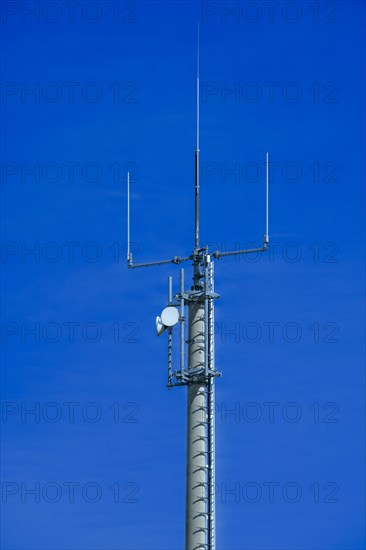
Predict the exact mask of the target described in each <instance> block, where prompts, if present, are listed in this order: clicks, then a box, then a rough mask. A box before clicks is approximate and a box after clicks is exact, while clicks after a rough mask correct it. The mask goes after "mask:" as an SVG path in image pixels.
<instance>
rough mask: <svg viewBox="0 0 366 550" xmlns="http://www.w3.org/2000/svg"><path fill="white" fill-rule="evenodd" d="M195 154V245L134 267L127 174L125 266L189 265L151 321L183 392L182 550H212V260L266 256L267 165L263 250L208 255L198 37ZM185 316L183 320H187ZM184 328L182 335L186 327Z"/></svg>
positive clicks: (214, 372) (214, 374)
mask: <svg viewBox="0 0 366 550" xmlns="http://www.w3.org/2000/svg"><path fill="white" fill-rule="evenodd" d="M197 39H198V40H197V42H198V44H197V78H196V83H197V89H196V110H197V111H196V114H197V120H196V149H195V240H194V249H193V251H192V253H191V254H190V255H188V256H183V257H181V256H174V257H173V258H171V259H167V260H156V261H152V262H148V263H134V262H133V257H132V252H131V242H130V238H131V231H130V174H129V173H128V174H127V265H128V267H129V268H131V269H133V268H138V267H150V266H156V265H163V264H168V263H173V264H177V265H178V264H181V263H182V262H186V261H191V262H192V266H193V286H191V288H190V290H186V289H185V288H184V287H185V280H184V269H181V270H180V287H179V291H178V292H177V293H176V294H173V289H172V277H169V279H168V303H167V306H166V307H165V308H164V309H163V311H162V313H161V315H160V316H158V317H157V318H156V330H157V334H158V335H159V336H160V334H162V333H163V332H164V331H167V332H168V384H167V386H168V388H169V389H171V388H173V387H175V386H187V472H186V542H185V549H186V550H216V519H215V378H216V377H218V376H221V373H220V372H219V371H218V370H217V369H216V366H215V342H214V339H215V338H214V301H215V300H216V299H217V298H219V297H220V296H219V294H217V293H216V292H215V289H214V262H213V258H215V259H219V258H222V257H223V256H237V255H241V254H250V253H253V252H265V251H266V250H268V242H269V234H268V184H269V160H268V153H266V163H265V166H266V178H265V179H266V191H265V196H266V206H265V211H266V213H265V219H266V222H265V234H264V238H263V245H262V246H261V247H258V248H251V249H243V250H231V251H227V252H220V251H218V250H216V251H212V252H209V249H208V247H207V246H205V247H203V248H202V247H200V239H199V206H200V205H199V191H200V185H199V162H200V51H199V28H198V36H197ZM187 314H188V315H187ZM187 319H188V327H187V330H186V321H187ZM177 323H179V325H180V338H179V342H180V344H179V345H180V354H179V357H180V360H179V362H180V364H179V368H178V369H177V370H174V369H173V327H174V325H175V324H177Z"/></svg>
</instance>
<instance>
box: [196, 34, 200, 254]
mask: <svg viewBox="0 0 366 550" xmlns="http://www.w3.org/2000/svg"><path fill="white" fill-rule="evenodd" d="M196 102H197V106H196V109H197V120H196V151H195V249H196V250H198V249H199V240H200V239H199V223H200V222H199V207H200V176H199V166H200V27H199V25H198V29H197V88H196Z"/></svg>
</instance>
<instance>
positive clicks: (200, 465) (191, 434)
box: [186, 302, 207, 550]
mask: <svg viewBox="0 0 366 550" xmlns="http://www.w3.org/2000/svg"><path fill="white" fill-rule="evenodd" d="M204 316H205V308H204V304H203V303H202V302H192V303H190V304H189V313H188V320H189V340H188V369H189V370H191V369H195V368H202V366H203V365H204V362H205V341H204V334H205V322H204ZM206 392H207V385H206V384H205V383H202V382H192V383H190V384H188V392H187V480H186V550H200V549H201V550H205V549H206V548H207V542H206V541H207V418H206V411H207V397H206Z"/></svg>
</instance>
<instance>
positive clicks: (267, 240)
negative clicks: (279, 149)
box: [264, 151, 269, 244]
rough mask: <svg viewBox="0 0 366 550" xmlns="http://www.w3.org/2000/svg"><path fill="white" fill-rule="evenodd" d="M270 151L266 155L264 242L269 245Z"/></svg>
mask: <svg viewBox="0 0 366 550" xmlns="http://www.w3.org/2000/svg"><path fill="white" fill-rule="evenodd" d="M268 165H269V163H268V151H267V153H266V234H265V236H264V242H265V244H267V243H268V242H269V236H268V183H269V176H268Z"/></svg>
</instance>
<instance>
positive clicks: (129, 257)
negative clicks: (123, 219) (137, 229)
mask: <svg viewBox="0 0 366 550" xmlns="http://www.w3.org/2000/svg"><path fill="white" fill-rule="evenodd" d="M131 259H132V258H131V251H130V173H129V172H127V263H130V262H131Z"/></svg>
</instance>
